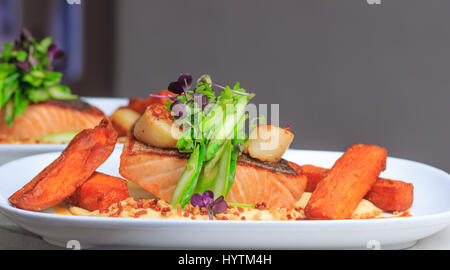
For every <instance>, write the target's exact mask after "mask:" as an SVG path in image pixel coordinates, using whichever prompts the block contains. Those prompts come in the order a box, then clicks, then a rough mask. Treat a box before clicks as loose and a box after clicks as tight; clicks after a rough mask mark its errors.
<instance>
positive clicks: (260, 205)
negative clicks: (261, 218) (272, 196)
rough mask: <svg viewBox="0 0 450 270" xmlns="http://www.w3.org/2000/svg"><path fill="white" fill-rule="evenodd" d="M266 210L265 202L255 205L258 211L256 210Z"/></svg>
mask: <svg viewBox="0 0 450 270" xmlns="http://www.w3.org/2000/svg"><path fill="white" fill-rule="evenodd" d="M266 208H267V204H266V203H265V202H262V203H257V204H256V205H255V209H258V210H265V209H266Z"/></svg>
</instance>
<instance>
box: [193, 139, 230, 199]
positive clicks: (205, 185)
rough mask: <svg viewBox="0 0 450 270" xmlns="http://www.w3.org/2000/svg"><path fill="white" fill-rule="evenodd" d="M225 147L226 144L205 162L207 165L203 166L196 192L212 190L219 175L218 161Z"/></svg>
mask: <svg viewBox="0 0 450 270" xmlns="http://www.w3.org/2000/svg"><path fill="white" fill-rule="evenodd" d="M224 149H225V145H223V146H222V147H221V148H220V149H219V151H218V152H217V153H216V155H215V156H214V158H212V159H211V160H209V161H207V162H205V166H204V167H203V171H202V173H201V175H200V179H199V180H198V184H197V187H196V189H195V193H203V192H204V191H205V190H211V187H212V184H213V182H214V179H215V178H216V176H217V171H218V166H217V162H218V161H219V160H220V158H221V157H222V154H223V151H224Z"/></svg>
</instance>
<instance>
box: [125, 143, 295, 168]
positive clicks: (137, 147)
mask: <svg viewBox="0 0 450 270" xmlns="http://www.w3.org/2000/svg"><path fill="white" fill-rule="evenodd" d="M129 142H130V143H129V144H128V147H129V148H128V151H129V153H130V155H134V154H140V153H151V154H157V155H161V156H173V157H177V158H184V159H188V158H189V156H190V154H189V153H181V152H179V151H178V150H177V149H168V148H165V149H164V148H158V147H154V146H151V145H147V144H144V143H142V142H139V141H138V140H136V138H134V136H130V138H129ZM237 163H238V164H239V165H242V166H253V167H258V168H262V169H266V170H270V171H274V172H277V173H285V174H291V175H297V172H296V171H295V170H294V169H293V168H292V167H291V166H289V163H288V161H287V160H284V159H281V160H280V161H278V162H265V161H260V160H257V159H254V158H252V157H250V156H249V155H247V154H242V155H240V156H239V157H238V160H237Z"/></svg>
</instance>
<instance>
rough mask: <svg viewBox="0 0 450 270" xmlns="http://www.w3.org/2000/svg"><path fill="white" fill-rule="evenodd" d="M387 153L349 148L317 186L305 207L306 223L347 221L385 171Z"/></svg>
mask: <svg viewBox="0 0 450 270" xmlns="http://www.w3.org/2000/svg"><path fill="white" fill-rule="evenodd" d="M386 158H387V152H386V149H384V148H382V147H379V146H375V145H364V144H357V145H353V146H351V147H350V148H349V149H348V150H347V152H345V153H344V154H343V155H342V156H341V157H340V158H339V159H338V160H337V161H336V163H335V164H334V165H333V167H332V168H331V170H330V171H329V172H328V174H327V176H326V177H325V178H324V179H323V180H322V181H321V182H319V184H318V185H317V187H316V189H315V190H314V192H313V193H312V195H311V198H310V200H309V202H308V204H307V205H306V207H305V214H306V216H307V218H308V219H333V220H334V219H349V218H350V217H351V215H352V213H353V212H354V211H355V209H356V207H357V206H358V204H359V202H360V201H361V200H362V199H363V197H364V196H365V195H366V194H367V192H369V190H370V189H371V188H372V186H373V184H374V183H375V181H376V180H377V178H378V175H379V174H380V172H381V171H383V170H384V169H385V168H386Z"/></svg>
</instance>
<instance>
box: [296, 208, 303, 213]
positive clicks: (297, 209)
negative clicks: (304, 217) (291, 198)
mask: <svg viewBox="0 0 450 270" xmlns="http://www.w3.org/2000/svg"><path fill="white" fill-rule="evenodd" d="M302 210H303V207H296V208H295V211H297V212H300V211H302Z"/></svg>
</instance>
